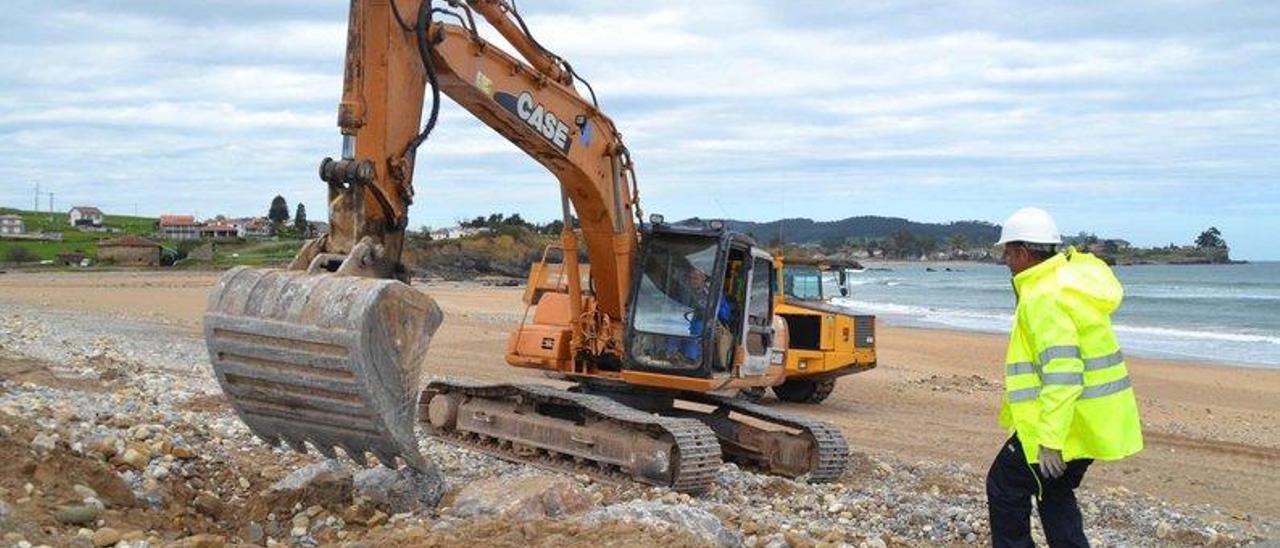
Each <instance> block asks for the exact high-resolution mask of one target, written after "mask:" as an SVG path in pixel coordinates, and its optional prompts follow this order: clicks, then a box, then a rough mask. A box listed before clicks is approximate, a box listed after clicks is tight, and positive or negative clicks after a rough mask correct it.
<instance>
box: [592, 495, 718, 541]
mask: <svg viewBox="0 0 1280 548" xmlns="http://www.w3.org/2000/svg"><path fill="white" fill-rule="evenodd" d="M582 519H583V520H584V521H586V522H587V523H589V524H592V525H596V524H600V523H603V522H607V521H622V522H629V523H637V524H641V525H644V526H647V527H654V528H659V529H661V528H667V527H675V528H679V529H683V530H685V531H688V532H689V533H692V534H693V535H694V536H697V537H698V538H701V539H703V540H705V541H707V542H708V543H710V544H713V545H715V546H720V547H723V548H737V547H739V546H742V545H743V544H742V537H741V536H740V535H738V533H737V532H735V531H733V530H731V529H729V528H728V527H725V525H724V523H723V522H721V521H720V518H718V517H716V516H715V515H714V514H712V513H710V512H708V511H706V510H703V509H701V508H695V507H693V506H687V505H683V504H664V503H661V502H657V501H650V500H632V501H628V502H625V503H622V504H615V505H613V506H605V507H602V508H597V509H595V510H592V511H590V512H588V513H587V514H586V515H585V516H583V517H582Z"/></svg>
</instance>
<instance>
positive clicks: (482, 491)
mask: <svg viewBox="0 0 1280 548" xmlns="http://www.w3.org/2000/svg"><path fill="white" fill-rule="evenodd" d="M591 506H592V501H591V498H590V497H588V496H587V495H586V493H584V492H583V491H582V489H581V488H579V487H578V486H577V485H575V484H574V483H573V482H572V481H570V480H568V479H566V478H563V477H559V476H549V475H543V474H535V475H526V476H518V477H511V476H502V477H496V478H489V479H484V480H480V481H477V482H473V483H469V484H467V486H466V487H463V488H462V490H461V491H459V492H458V493H457V494H456V495H454V497H453V501H452V505H451V506H450V508H449V509H448V510H447V511H446V512H445V513H446V514H448V515H450V516H454V517H460V518H473V517H478V516H502V517H506V518H510V519H516V520H528V519H537V518H557V517H562V516H567V515H573V514H580V513H582V512H584V511H586V510H588V509H589V508H590V507H591Z"/></svg>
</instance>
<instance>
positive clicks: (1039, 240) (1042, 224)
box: [996, 207, 1062, 245]
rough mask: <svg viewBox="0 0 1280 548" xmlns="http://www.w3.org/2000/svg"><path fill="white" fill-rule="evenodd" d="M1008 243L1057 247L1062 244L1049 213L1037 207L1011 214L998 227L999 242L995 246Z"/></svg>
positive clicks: (1026, 208)
mask: <svg viewBox="0 0 1280 548" xmlns="http://www.w3.org/2000/svg"><path fill="white" fill-rule="evenodd" d="M1009 242H1026V243H1029V244H1054V245H1057V244H1061V243H1062V235H1061V234H1059V233H1058V224H1057V223H1055V222H1053V217H1050V216H1049V212H1047V211H1045V210H1043V209H1040V208H1038V207H1024V208H1022V209H1019V210H1017V211H1015V212H1013V215H1010V216H1009V218H1008V219H1006V220H1005V222H1004V226H1002V227H1000V241H998V242H996V245H1004V244H1007V243H1009Z"/></svg>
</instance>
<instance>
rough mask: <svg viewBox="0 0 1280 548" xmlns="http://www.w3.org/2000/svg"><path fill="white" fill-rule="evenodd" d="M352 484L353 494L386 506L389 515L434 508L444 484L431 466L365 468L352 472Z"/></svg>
mask: <svg viewBox="0 0 1280 548" xmlns="http://www.w3.org/2000/svg"><path fill="white" fill-rule="evenodd" d="M354 483H355V492H356V495H357V496H361V497H365V498H367V499H369V500H370V501H372V502H373V503H374V504H377V505H379V506H384V507H386V508H388V509H390V510H391V513H392V514H399V513H401V512H413V511H415V510H418V509H420V508H435V506H436V504H437V503H439V502H440V497H442V496H443V495H444V491H445V487H446V485H445V481H444V477H443V476H441V475H440V471H439V470H437V469H436V468H435V467H434V466H433V467H431V468H429V469H428V470H427V471H425V472H419V471H417V470H414V469H412V468H409V467H407V466H406V467H403V468H400V469H398V470H392V469H390V468H386V467H383V466H379V467H376V468H368V469H364V470H359V471H357V472H356V474H355V478H354Z"/></svg>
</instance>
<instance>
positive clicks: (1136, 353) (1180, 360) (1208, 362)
mask: <svg viewBox="0 0 1280 548" xmlns="http://www.w3.org/2000/svg"><path fill="white" fill-rule="evenodd" d="M873 315H874V316H875V317H876V320H878V321H880V322H884V325H886V326H888V327H892V328H894V329H910V330H918V331H924V332H928V331H944V332H948V333H960V334H968V335H976V336H990V337H997V338H999V339H1001V340H1003V341H1008V339H1009V334H1008V332H999V331H987V330H982V329H966V328H963V327H958V326H951V325H945V324H938V325H929V326H920V325H911V324H909V323H903V322H899V321H893V320H889V319H887V318H885V317H884V315H881V314H873ZM1121 351H1123V352H1124V353H1125V355H1126V356H1132V357H1137V358H1142V359H1147V360H1159V361H1162V362H1169V363H1170V364H1174V365H1177V364H1184V365H1191V366H1204V367H1232V368H1241V369H1259V370H1263V371H1280V364H1271V363H1256V362H1240V361H1226V360H1212V359H1207V358H1203V359H1202V358H1196V357H1188V356H1173V355H1159V354H1151V353H1148V352H1144V351H1142V350H1128V349H1125V348H1124V345H1123V344H1122V345H1121Z"/></svg>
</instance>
